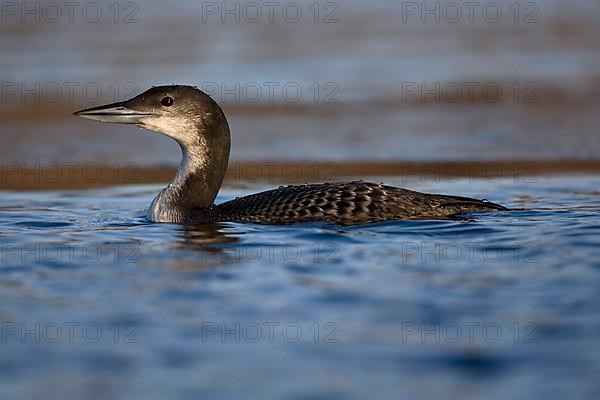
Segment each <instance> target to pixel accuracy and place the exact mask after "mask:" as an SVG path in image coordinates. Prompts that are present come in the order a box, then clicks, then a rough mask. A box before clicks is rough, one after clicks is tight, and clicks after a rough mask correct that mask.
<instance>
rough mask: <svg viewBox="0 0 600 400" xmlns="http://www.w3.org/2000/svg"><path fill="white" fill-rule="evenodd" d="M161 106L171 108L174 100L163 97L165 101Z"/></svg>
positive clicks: (161, 102)
mask: <svg viewBox="0 0 600 400" xmlns="http://www.w3.org/2000/svg"><path fill="white" fill-rule="evenodd" d="M160 104H162V105H163V106H165V107H171V106H172V105H173V98H172V97H169V96H167V97H163V99H162V100H161V101H160Z"/></svg>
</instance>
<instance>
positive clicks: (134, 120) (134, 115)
mask: <svg viewBox="0 0 600 400" xmlns="http://www.w3.org/2000/svg"><path fill="white" fill-rule="evenodd" d="M125 104H126V102H119V103H112V104H107V105H104V106H99V107H92V108H86V109H85V110H80V111H76V112H74V113H73V115H76V116H78V117H81V118H87V119H91V120H94V121H100V122H114V123H117V124H139V123H141V122H140V119H142V118H146V117H151V116H153V115H155V114H154V113H150V112H140V111H135V110H132V109H130V108H127V107H126V106H125Z"/></svg>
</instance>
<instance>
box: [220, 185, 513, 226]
mask: <svg viewBox="0 0 600 400" xmlns="http://www.w3.org/2000/svg"><path fill="white" fill-rule="evenodd" d="M492 210H506V208H504V207H502V206H500V205H498V204H494V203H490V202H486V201H481V200H475V199H470V198H467V197H457V196H442V195H435V194H425V193H419V192H413V191H410V190H406V189H400V188H395V187H390V186H385V185H380V184H374V183H368V182H347V183H322V184H311V185H295V186H286V187H280V188H279V189H274V190H269V191H266V192H261V193H257V194H253V195H249V196H245V197H241V198H237V199H235V200H231V201H228V202H226V203H223V204H220V205H218V206H215V207H214V208H213V209H212V210H211V214H212V216H211V220H217V221H238V222H254V223H271V224H290V223H296V222H309V221H326V222H333V223H337V224H341V225H351V224H363V223H369V222H377V221H386V220H394V219H444V218H449V217H452V216H455V215H457V214H462V213H466V212H473V211H492Z"/></svg>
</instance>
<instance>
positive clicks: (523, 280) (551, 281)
mask: <svg viewBox="0 0 600 400" xmlns="http://www.w3.org/2000/svg"><path fill="white" fill-rule="evenodd" d="M386 181H388V182H389V183H391V184H401V183H402V182H401V181H400V180H398V179H396V180H394V179H389V180H386ZM405 185H406V183H405ZM411 186H412V187H415V188H418V189H427V190H432V191H442V192H450V191H451V190H452V191H454V192H455V193H460V191H463V192H462V193H463V194H469V195H477V196H479V197H486V198H488V199H490V200H493V201H497V202H500V203H503V204H506V205H508V206H511V207H514V208H521V209H522V210H520V211H512V212H507V213H491V214H476V215H472V216H471V218H470V219H468V220H464V221H399V222H390V223H381V224H373V225H365V226H356V227H337V226H333V225H321V224H304V225H296V226H286V227H281V226H260V225H243V224H233V223H231V224H230V223H228V224H218V225H209V226H185V227H184V226H176V225H158V224H149V223H147V222H146V221H145V219H144V210H145V208H146V207H147V205H148V204H149V202H150V201H151V199H152V197H153V196H154V194H155V193H156V192H157V191H158V189H159V187H158V186H120V187H114V188H107V189H98V190H91V191H62V192H3V193H2V196H1V197H0V232H1V233H0V246H1V249H2V252H1V257H2V259H1V260H0V285H1V288H0V320H1V321H2V332H1V337H0V339H1V348H2V351H1V356H0V384H1V386H2V397H3V398H21V399H24V398H45V399H53V398H64V396H78V397H82V398H83V397H84V398H102V399H104V398H128V399H150V398H200V397H206V398H240V397H251V398H261V399H279V398H314V399H317V398H318V399H329V398H345V399H364V398H369V399H379V398H380V399H389V398H399V397H400V396H401V395H404V396H406V397H409V396H410V398H432V397H438V398H439V397H459V398H487V399H506V398H510V399H519V398H523V399H525V398H527V399H531V398H567V397H568V398H581V399H583V398H587V399H591V398H598V395H599V394H600V391H599V389H600V387H599V385H598V383H597V379H596V378H597V372H598V370H600V353H598V352H597V351H596V349H597V347H598V345H599V344H600V339H599V337H600V335H599V333H600V319H599V318H598V309H599V306H600V269H599V267H600V250H599V249H600V247H599V245H600V239H599V238H600V217H599V216H600V214H599V212H600V193H599V192H598V190H597V188H598V187H600V177H597V176H596V177H593V176H590V177H585V176H580V177H564V178H540V179H539V180H537V183H535V184H524V183H523V182H515V181H511V180H503V181H498V182H495V183H493V184H491V183H490V182H480V181H468V182H466V181H465V182H456V183H454V184H452V185H449V184H448V183H447V182H429V183H427V182H420V183H415V184H413V185H411ZM257 189H259V187H258V186H257V187H249V188H248V189H246V191H247V192H253V191H255V190H257ZM236 194H237V195H239V194H240V191H239V190H237V189H235V190H234V189H233V188H225V189H224V191H223V192H222V194H221V195H220V196H219V201H221V200H226V199H229V198H231V197H233V196H234V195H236Z"/></svg>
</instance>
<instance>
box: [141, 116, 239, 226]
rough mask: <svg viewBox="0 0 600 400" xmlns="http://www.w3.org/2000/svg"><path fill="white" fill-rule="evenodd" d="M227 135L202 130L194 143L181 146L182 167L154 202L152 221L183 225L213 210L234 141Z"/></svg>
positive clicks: (149, 217) (226, 133)
mask: <svg viewBox="0 0 600 400" xmlns="http://www.w3.org/2000/svg"><path fill="white" fill-rule="evenodd" d="M225 129H226V132H220V133H215V132H206V131H205V130H204V129H201V130H199V132H198V135H194V136H195V139H194V140H193V141H191V142H187V143H182V142H179V145H180V147H181V152H182V158H181V163H180V164H179V167H178V168H177V173H176V174H175V177H174V178H173V180H172V181H171V183H170V184H169V185H168V186H167V187H166V188H165V189H163V190H162V191H161V192H160V193H159V194H158V196H156V198H155V199H154V200H153V201H152V204H151V205H150V208H149V209H148V214H147V216H148V219H149V220H151V221H153V222H165V223H181V222H186V221H189V220H190V219H192V216H193V215H194V214H197V213H198V211H199V210H201V209H206V208H211V207H212V206H213V205H214V201H215V198H216V197H217V194H218V193H219V189H220V188H221V184H222V183H223V179H224V178H225V173H226V172H227V164H228V162H229V149H230V137H229V128H228V127H227V125H225Z"/></svg>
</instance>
